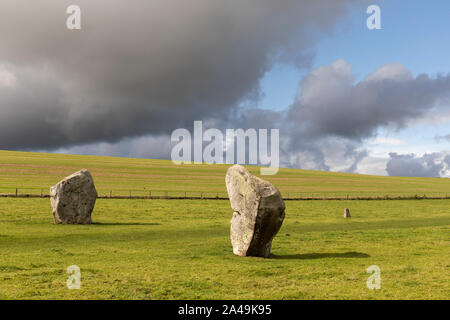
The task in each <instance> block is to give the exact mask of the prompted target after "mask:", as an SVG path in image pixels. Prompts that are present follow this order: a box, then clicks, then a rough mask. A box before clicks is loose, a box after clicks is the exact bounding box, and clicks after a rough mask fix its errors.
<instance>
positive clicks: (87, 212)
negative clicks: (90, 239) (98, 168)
mask: <svg viewBox="0 0 450 320" xmlns="http://www.w3.org/2000/svg"><path fill="white" fill-rule="evenodd" d="M96 200H97V191H96V190H95V186H94V180H93V179H92V176H91V174H90V173H89V171H87V170H86V169H83V170H81V171H78V172H76V173H74V174H72V175H70V176H68V177H67V178H65V179H63V180H61V181H60V182H59V183H58V184H56V185H55V186H53V187H51V188H50V203H51V206H52V211H53V219H54V221H55V223H63V224H90V223H92V219H91V214H92V211H93V210H94V206H95V201H96Z"/></svg>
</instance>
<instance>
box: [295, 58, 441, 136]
mask: <svg viewBox="0 0 450 320" xmlns="http://www.w3.org/2000/svg"><path fill="white" fill-rule="evenodd" d="M301 89H302V91H301V95H300V97H299V99H298V100H297V101H296V102H295V103H294V104H293V105H292V106H291V108H290V112H289V119H291V120H292V123H293V127H295V128H300V129H301V132H300V133H301V134H302V135H305V133H306V132H307V134H308V135H311V136H325V135H331V136H338V137H342V138H348V139H353V140H361V139H364V138H368V137H371V136H373V135H374V134H375V133H376V130H377V129H378V128H380V127H388V126H389V127H393V128H396V129H399V128H402V127H404V126H405V125H406V123H407V122H408V121H410V120H413V119H417V118H419V117H422V116H424V115H425V114H426V113H427V112H429V111H431V110H432V109H433V108H434V107H438V106H440V105H441V104H443V103H444V101H446V99H448V98H449V97H450V74H447V75H445V76H442V75H441V76H437V77H436V78H430V77H429V76H428V75H426V74H421V75H419V76H417V77H414V76H413V75H412V74H411V72H410V71H409V70H407V69H406V68H405V67H403V66H402V65H401V64H388V65H385V66H383V67H381V68H379V69H378V70H376V71H375V72H374V73H372V74H371V75H369V76H367V77H366V78H365V79H363V80H362V81H359V82H357V83H355V75H354V74H353V73H352V72H351V65H350V64H348V63H347V62H345V61H343V60H338V61H336V62H334V63H333V64H332V65H331V66H323V67H320V68H318V69H317V70H314V71H313V72H311V73H310V74H309V75H308V76H307V77H305V78H304V79H303V81H302V83H301ZM299 123H301V124H302V126H300V127H299V126H298V124H299Z"/></svg>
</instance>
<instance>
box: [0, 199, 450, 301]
mask: <svg viewBox="0 0 450 320" xmlns="http://www.w3.org/2000/svg"><path fill="white" fill-rule="evenodd" d="M286 204H287V209H286V219H285V222H284V224H283V226H282V228H281V230H280V232H279V234H278V235H277V237H276V238H275V239H274V241H273V246H272V254H273V255H274V256H273V257H272V259H262V258H244V257H237V256H234V255H233V253H232V249H231V245H230V241H229V221H230V218H231V215H232V210H231V208H230V206H229V202H228V201H225V200H223V201H222V200H218V201H205V200H203V201H202V200H174V201H171V200H169V201H168V200H98V203H97V205H96V209H95V211H94V214H93V220H94V222H95V224H93V225H78V226H77V225H75V226H74V225H54V224H53V221H52V214H51V211H50V205H49V201H48V199H14V198H4V199H0V299H18V298H20V299H44V298H46V299H93V298H98V299H448V298H449V297H450V239H449V234H450V214H449V210H450V209H449V208H450V200H422V201H417V200H400V201H396V200H391V201H289V202H287V203H286ZM345 207H348V208H350V210H351V213H352V218H351V219H344V218H342V215H343V209H344V208H345ZM70 265H77V266H79V267H80V268H81V289H80V290H69V289H67V287H66V279H67V277H68V276H69V275H68V274H67V273H66V268H67V267H68V266H70ZM371 265H377V266H379V268H380V269H381V289H380V290H369V289H368V288H367V287H366V280H367V278H368V277H369V276H370V275H369V274H367V273H366V269H367V267H369V266H371Z"/></svg>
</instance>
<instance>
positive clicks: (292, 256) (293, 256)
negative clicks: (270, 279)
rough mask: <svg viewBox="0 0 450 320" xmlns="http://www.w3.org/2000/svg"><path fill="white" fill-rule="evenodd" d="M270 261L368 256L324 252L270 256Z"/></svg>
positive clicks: (364, 256) (360, 253) (365, 254)
mask: <svg viewBox="0 0 450 320" xmlns="http://www.w3.org/2000/svg"><path fill="white" fill-rule="evenodd" d="M270 258H272V259H291V260H292V259H304V260H309V259H325V258H370V255H368V254H367V253H362V252H354V251H352V252H324V253H317V252H313V253H303V254H288V255H275V254H273V255H271V256H270Z"/></svg>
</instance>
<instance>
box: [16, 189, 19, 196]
mask: <svg viewBox="0 0 450 320" xmlns="http://www.w3.org/2000/svg"><path fill="white" fill-rule="evenodd" d="M18 194H19V191H18V189H17V188H16V197H17V195H18Z"/></svg>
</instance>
